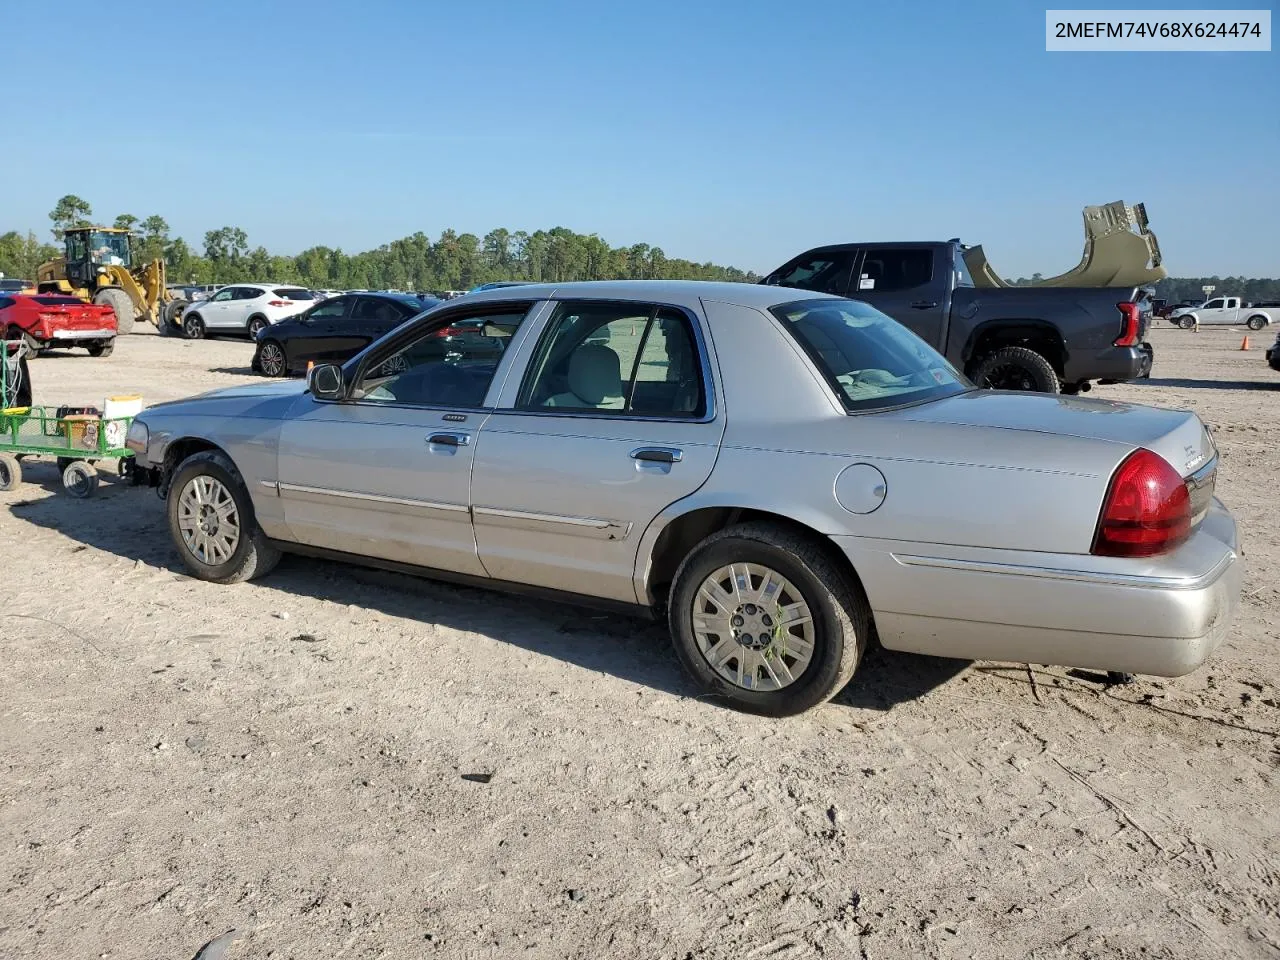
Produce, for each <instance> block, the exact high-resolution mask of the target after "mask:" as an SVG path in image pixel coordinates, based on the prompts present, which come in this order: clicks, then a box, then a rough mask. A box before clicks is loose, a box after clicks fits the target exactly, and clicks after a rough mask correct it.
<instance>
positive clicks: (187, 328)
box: [182, 313, 204, 340]
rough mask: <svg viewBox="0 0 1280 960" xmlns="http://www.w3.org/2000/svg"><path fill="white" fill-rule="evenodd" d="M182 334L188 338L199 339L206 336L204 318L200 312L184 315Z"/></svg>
mask: <svg viewBox="0 0 1280 960" xmlns="http://www.w3.org/2000/svg"><path fill="white" fill-rule="evenodd" d="M182 335H183V336H184V337H186V338H187V339H188V340H199V339H201V338H202V337H203V336H204V318H203V317H201V316H200V314H198V313H185V314H183V315H182Z"/></svg>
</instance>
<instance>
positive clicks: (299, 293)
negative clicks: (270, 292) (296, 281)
mask: <svg viewBox="0 0 1280 960" xmlns="http://www.w3.org/2000/svg"><path fill="white" fill-rule="evenodd" d="M275 294H276V296H277V297H284V298H285V299H286V300H314V299H315V297H313V296H312V295H311V291H310V290H304V289H302V287H277V288H276V291H275Z"/></svg>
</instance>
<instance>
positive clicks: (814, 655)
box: [668, 522, 872, 717]
mask: <svg viewBox="0 0 1280 960" xmlns="http://www.w3.org/2000/svg"><path fill="white" fill-rule="evenodd" d="M831 549H833V548H832V547H830V545H829V544H824V543H822V542H821V540H820V539H819V538H817V537H815V536H812V535H809V534H806V533H804V532H803V531H798V530H794V529H792V528H789V527H787V526H784V525H782V524H774V523H764V522H762V523H745V524H740V525H737V526H733V527H729V528H728V529H725V530H722V531H720V532H719V533H715V534H712V535H711V536H709V537H707V538H706V539H705V540H703V541H702V542H701V543H700V544H698V545H697V546H696V547H695V548H694V549H693V550H692V551H691V552H690V553H689V555H688V556H687V557H685V559H684V562H683V563H681V564H680V568H679V570H677V571H676V576H675V581H674V583H673V584H672V588H671V594H670V602H669V606H668V619H669V623H670V628H671V636H672V640H673V641H674V643H675V648H676V653H677V655H678V656H679V657H680V661H681V663H683V664H684V667H685V669H686V670H688V671H689V673H690V674H692V675H693V677H694V678H695V679H696V680H697V681H698V683H699V684H700V685H702V686H703V687H705V688H706V689H707V690H709V691H710V692H711V693H713V694H716V695H718V696H720V697H723V698H724V699H725V700H727V701H728V702H729V703H730V704H731V705H732V706H734V707H737V708H738V709H741V710H746V711H750V712H752V713H760V714H765V715H768V716H775V717H784V716H791V715H793V714H797V713H801V712H803V711H805V710H808V709H809V708H810V707H813V706H816V705H817V704H819V703H823V702H824V701H826V700H829V699H831V698H832V697H833V696H835V695H836V694H837V693H838V692H839V691H840V690H841V688H843V687H844V686H845V684H847V683H848V682H849V679H850V678H851V677H852V676H853V673H854V671H855V670H856V669H857V666H858V661H859V659H860V658H861V656H862V653H863V651H864V650H865V649H866V645H867V641H868V639H869V637H870V636H871V630H872V627H871V608H870V605H869V604H868V603H867V600H866V597H865V596H864V595H863V592H862V588H861V586H860V585H859V584H858V583H857V582H856V580H855V579H854V578H853V577H852V576H851V575H850V574H849V572H848V571H847V570H845V569H842V568H841V567H840V566H839V565H838V564H837V563H836V562H835V560H834V558H833V557H832V554H831V552H830V551H831ZM726 568H728V569H730V570H732V571H735V574H734V577H735V578H736V579H735V581H734V582H738V581H742V582H744V583H745V584H746V587H745V589H746V590H753V591H755V592H756V594H757V596H758V595H759V594H760V593H762V592H765V586H764V580H765V578H764V576H763V574H765V573H766V572H767V573H771V574H773V575H774V576H776V577H777V578H778V579H779V580H781V581H785V582H786V587H785V588H783V590H784V591H785V593H787V594H790V596H785V597H784V593H783V591H779V592H778V593H777V594H775V595H774V596H776V597H777V598H778V601H777V606H776V608H774V609H772V613H773V614H774V616H775V618H776V619H775V623H774V624H769V623H768V622H767V621H766V622H765V627H766V628H770V627H773V628H774V633H773V637H772V640H773V642H772V643H770V644H767V645H766V644H765V643H761V642H755V643H754V644H753V642H752V638H751V636H750V635H749V634H748V635H747V636H746V639H745V640H743V639H742V638H741V637H740V636H739V635H738V634H737V633H736V631H737V629H738V628H739V627H740V626H742V625H741V624H739V623H738V622H737V618H738V617H739V615H740V614H744V613H745V614H746V615H747V616H748V617H754V618H756V619H757V620H759V619H760V616H761V614H762V613H763V612H764V611H765V609H766V608H765V606H763V605H762V606H761V607H760V608H757V609H756V610H752V611H746V610H729V609H725V610H722V611H719V612H718V613H717V612H716V611H714V610H713V611H711V612H710V613H709V611H708V608H707V606H706V605H707V604H708V603H711V604H712V606H713V607H714V606H715V605H716V604H717V603H718V602H719V601H714V600H709V594H708V593H707V591H706V590H705V589H704V588H705V587H706V584H707V583H708V582H709V581H714V580H716V579H717V578H718V577H719V575H720V574H721V572H722V571H724V570H725V569H726ZM744 577H745V580H743V579H742V578H744ZM720 597H722V598H725V594H723V593H722V594H720ZM784 599H785V600H788V601H790V602H789V603H787V604H785V605H784V604H783V600H784ZM724 602H726V603H731V601H730V600H728V599H727V598H726V599H724ZM797 605H800V606H803V607H804V608H805V613H806V620H807V621H808V622H809V624H810V625H811V630H810V631H809V632H808V635H807V637H806V638H804V639H803V640H802V642H804V643H805V644H807V645H808V648H809V649H808V655H807V658H806V659H805V663H804V666H803V669H802V670H800V671H796V673H795V675H794V677H793V678H792V679H788V680H786V681H785V682H784V683H778V682H777V680H776V678H775V679H774V682H773V683H769V682H767V681H769V680H770V679H771V678H772V675H773V674H774V668H773V667H766V666H765V665H764V663H765V661H766V660H769V661H770V662H773V663H776V662H777V659H776V658H778V657H784V658H785V657H786V656H787V653H786V650H785V649H779V646H778V645H779V642H781V641H786V640H787V639H790V636H789V635H788V634H785V633H781V632H778V631H777V629H776V626H778V625H785V626H787V627H788V628H789V627H791V626H793V625H794V626H799V622H798V621H789V619H788V618H787V617H786V616H784V613H783V611H784V610H785V608H786V607H795V606H797ZM724 617H731V618H734V619H732V620H731V621H729V623H731V626H726V627H725V630H729V631H733V632H734V635H733V636H730V637H725V636H723V635H721V634H719V633H710V634H709V633H708V631H709V630H711V629H714V628H712V627H709V626H708V624H709V623H711V621H712V620H716V619H723V618H724ZM747 626H748V627H749V626H750V624H748V625H747ZM762 639H764V638H762V637H761V636H757V637H756V638H755V640H756V641H760V640H762ZM795 639H801V638H800V637H799V636H796V637H795ZM713 641H714V642H715V644H717V646H713V645H712V643H713ZM720 644H723V646H719V645H720ZM734 645H737V646H739V647H741V648H742V649H743V650H744V651H745V652H749V655H750V656H751V657H752V658H753V659H752V661H751V662H752V673H753V675H754V676H753V678H752V682H750V683H746V684H744V683H742V682H734V681H733V680H731V679H730V678H729V677H728V676H727V675H726V672H725V665H726V663H728V664H732V662H733V658H734V650H733V647H734ZM704 647H706V648H707V649H704ZM718 649H720V650H723V651H727V657H728V660H727V661H726V660H725V656H726V653H724V652H721V653H717V650H718ZM713 660H714V661H716V663H713ZM740 663H741V661H739V664H740ZM738 669H740V666H739V668H738ZM729 672H732V668H731V669H730V671H729ZM779 672H780V671H779ZM756 679H759V680H761V681H766V682H764V683H762V684H761V686H762V687H763V689H750V687H751V686H755V685H756V684H755V682H754V681H755V680H756Z"/></svg>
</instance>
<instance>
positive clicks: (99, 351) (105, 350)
mask: <svg viewBox="0 0 1280 960" xmlns="http://www.w3.org/2000/svg"><path fill="white" fill-rule="evenodd" d="M115 349H116V342H115V341H114V340H104V341H103V342H102V343H95V344H93V346H91V347H89V356H91V357H109V356H111V354H112V353H113V352H114V351H115Z"/></svg>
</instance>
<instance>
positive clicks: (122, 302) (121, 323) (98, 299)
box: [93, 287, 134, 336]
mask: <svg viewBox="0 0 1280 960" xmlns="http://www.w3.org/2000/svg"><path fill="white" fill-rule="evenodd" d="M93 302H94V303H96V304H99V305H100V306H108V307H110V308H111V309H112V311H113V312H114V313H115V315H116V335H117V336H124V335H125V334H127V333H133V320H134V314H133V301H132V300H130V299H129V295H128V294H127V293H125V292H124V291H123V290H121V289H120V288H119V287H107V288H106V289H105V290H99V291H98V292H97V293H95V294H94V295H93Z"/></svg>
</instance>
